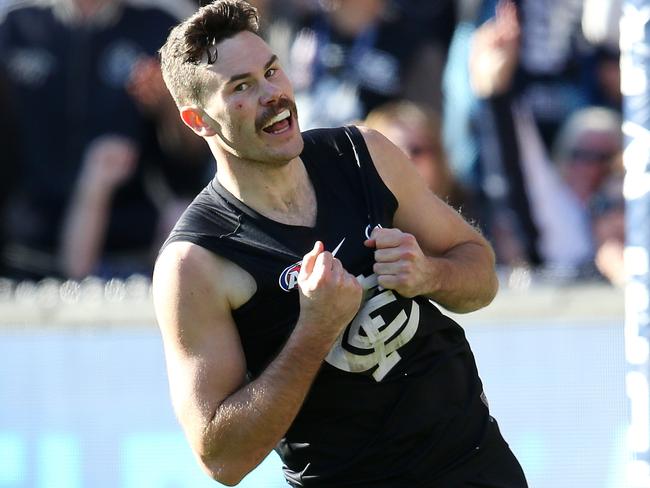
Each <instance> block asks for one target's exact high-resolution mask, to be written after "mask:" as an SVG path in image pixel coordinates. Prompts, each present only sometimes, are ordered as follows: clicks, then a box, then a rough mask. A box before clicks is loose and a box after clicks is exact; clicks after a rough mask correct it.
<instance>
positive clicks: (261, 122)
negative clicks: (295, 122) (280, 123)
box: [255, 98, 297, 131]
mask: <svg viewBox="0 0 650 488" xmlns="http://www.w3.org/2000/svg"><path fill="white" fill-rule="evenodd" d="M284 109H288V110H289V111H290V112H291V115H293V116H294V117H296V116H297V114H296V104H295V103H294V102H293V100H290V99H288V98H281V99H279V100H278V101H277V103H275V104H274V105H272V106H270V107H267V108H265V109H264V111H263V112H262V113H261V114H260V115H259V116H258V117H257V119H256V120H255V129H257V131H261V130H262V127H264V126H265V125H266V124H268V123H269V121H270V120H271V119H272V118H273V117H275V116H276V115H277V114H279V113H280V112H282V111H283V110H284Z"/></svg>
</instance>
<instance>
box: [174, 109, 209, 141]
mask: <svg viewBox="0 0 650 488" xmlns="http://www.w3.org/2000/svg"><path fill="white" fill-rule="evenodd" d="M180 114H181V119H182V120H183V122H185V125H187V126H188V127H189V128H190V129H192V130H193V131H194V132H195V133H196V134H198V135H200V136H201V137H211V136H213V135H215V134H216V133H217V132H216V130H215V128H214V127H212V125H211V123H210V122H212V119H211V118H210V117H209V116H208V115H207V114H206V113H205V112H204V111H203V110H202V109H201V108H199V107H196V106H193V105H190V106H186V107H181V109H180Z"/></svg>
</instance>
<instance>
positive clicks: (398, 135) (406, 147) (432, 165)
mask: <svg viewBox="0 0 650 488" xmlns="http://www.w3.org/2000/svg"><path fill="white" fill-rule="evenodd" d="M380 131H381V132H382V133H383V134H384V135H385V136H386V137H387V138H388V139H389V140H390V141H391V142H392V143H393V144H395V145H396V146H397V147H399V148H400V149H401V150H402V151H404V153H406V155H407V156H408V157H409V159H410V160H411V161H412V162H413V164H414V165H415V167H416V169H417V170H418V173H419V174H420V176H422V179H423V180H424V181H425V182H426V184H427V186H428V187H429V188H430V189H431V191H433V192H434V193H436V194H438V195H440V196H446V195H443V193H444V192H445V190H446V188H445V183H446V181H445V177H444V174H443V169H442V164H443V163H442V161H440V160H439V159H438V158H437V157H436V148H435V147H434V145H433V142H432V141H431V137H430V136H429V135H427V133H426V131H425V130H424V129H423V128H422V127H420V126H418V125H416V124H410V125H408V126H407V125H404V124H400V123H394V124H387V125H386V126H385V127H382V128H381V129H380Z"/></svg>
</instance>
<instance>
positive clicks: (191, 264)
mask: <svg viewBox="0 0 650 488" xmlns="http://www.w3.org/2000/svg"><path fill="white" fill-rule="evenodd" d="M255 291H256V283H255V280H254V278H253V277H252V276H251V275H250V274H249V273H248V272H246V271H245V270H243V269H242V268H240V267H239V266H237V265H236V264H234V263H233V262H232V261H230V260H228V259H226V258H223V257H222V256H219V255H218V254H215V253H214V252H212V251H210V250H208V249H206V248H204V247H202V246H200V245H198V244H195V243H192V242H187V241H175V242H171V243H169V244H168V245H166V246H165V247H164V248H163V250H162V251H161V252H160V254H159V255H158V259H157V260H156V264H155V266H154V274H153V292H154V296H156V295H168V294H169V293H170V292H171V293H178V294H185V293H190V294H192V293H198V294H207V295H208V296H209V295H212V296H214V297H216V296H225V297H226V299H227V301H228V303H230V304H231V308H233V309H234V308H237V307H238V306H241V305H242V304H243V303H245V302H246V301H248V300H249V299H250V297H251V296H252V295H253V294H254V292H255Z"/></svg>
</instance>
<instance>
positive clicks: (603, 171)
mask: <svg viewBox="0 0 650 488" xmlns="http://www.w3.org/2000/svg"><path fill="white" fill-rule="evenodd" d="M618 150H619V147H618V142H617V141H616V140H615V138H614V137H613V136H612V135H610V134H607V133H600V132H591V131H587V132H585V133H583V134H581V135H580V137H579V138H578V139H577V140H576V142H575V144H574V146H573V147H572V148H571V151H570V153H569V155H568V158H567V160H566V161H564V164H563V171H562V173H563V176H564V178H565V180H566V181H567V183H568V184H569V186H570V187H571V189H572V190H573V192H574V193H575V194H576V195H577V197H578V198H579V199H580V200H581V201H582V202H583V203H585V204H586V203H588V201H589V199H590V198H591V197H592V196H593V195H594V193H595V192H596V191H597V190H598V188H599V187H600V186H601V185H602V183H603V181H604V180H605V178H607V176H608V175H609V174H610V172H611V168H612V160H613V158H614V156H615V155H616V153H617V151H618Z"/></svg>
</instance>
